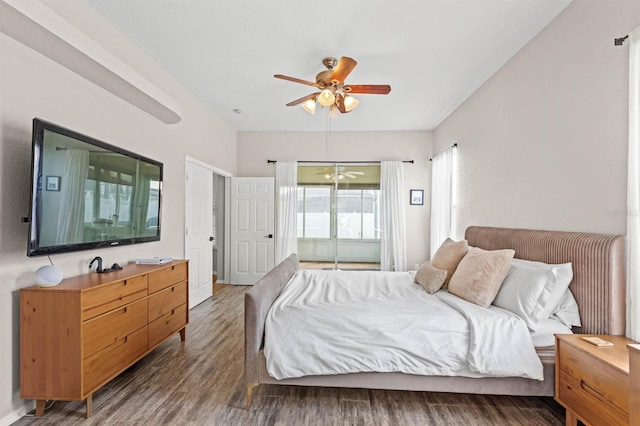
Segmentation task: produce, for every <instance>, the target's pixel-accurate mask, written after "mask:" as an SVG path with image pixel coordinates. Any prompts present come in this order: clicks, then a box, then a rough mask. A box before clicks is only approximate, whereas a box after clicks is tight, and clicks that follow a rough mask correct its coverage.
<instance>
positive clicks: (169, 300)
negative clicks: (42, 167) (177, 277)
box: [149, 281, 187, 322]
mask: <svg viewBox="0 0 640 426" xmlns="http://www.w3.org/2000/svg"><path fill="white" fill-rule="evenodd" d="M185 303H187V282H186V281H183V282H181V283H180V284H177V285H174V286H172V287H169V288H165V289H164V290H161V291H159V292H157V293H154V294H152V295H151V296H149V322H152V321H154V320H155V319H157V318H160V317H161V316H162V315H164V314H166V313H169V312H171V310H172V309H175V308H177V307H178V306H180V305H184V304H185Z"/></svg>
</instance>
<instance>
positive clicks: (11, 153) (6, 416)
mask: <svg viewBox="0 0 640 426" xmlns="http://www.w3.org/2000/svg"><path fill="white" fill-rule="evenodd" d="M56 3H58V6H59V7H60V10H62V11H64V9H63V8H66V9H68V12H69V14H68V15H67V16H66V18H67V19H68V20H69V21H73V22H74V24H76V25H77V26H78V27H81V29H82V30H83V31H85V33H87V34H88V35H89V36H91V37H92V38H94V39H95V40H96V41H98V42H100V43H102V44H103V45H104V46H105V47H106V48H108V49H109V50H110V51H111V52H112V53H113V54H115V55H116V56H118V57H119V58H120V59H122V60H123V61H124V62H125V63H127V64H128V65H129V66H130V67H132V68H134V69H135V70H136V71H138V72H139V73H140V74H142V75H144V76H145V77H146V78H147V79H149V80H150V81H152V82H153V83H154V84H155V85H157V86H158V87H160V88H161V89H162V90H164V91H165V92H167V93H168V94H169V95H170V96H172V97H173V98H174V99H176V100H177V101H178V102H179V103H180V104H181V106H182V115H183V119H182V121H181V122H180V123H179V124H175V125H166V124H164V123H163V122H161V121H159V120H158V119H156V118H154V117H152V116H150V115H148V114H147V113H145V112H143V111H141V110H139V109H138V108H136V107H134V106H132V105H130V104H128V103H126V102H125V101H123V100H122V99H120V98H118V97H116V96H114V95H112V94H111V93H109V92H107V91H106V90H104V89H102V88H100V87H97V86H96V85H94V84H93V83H91V82H89V81H87V80H85V79H83V78H81V77H79V76H78V75H76V74H74V73H72V72H70V71H69V70H67V69H66V68H63V67H62V66H60V65H58V64H57V63H55V62H53V61H51V60H49V59H47V58H46V57H44V56H42V55H40V54H38V53H36V52H34V51H33V50H31V49H29V48H26V47H25V46H23V45H22V44H20V43H18V42H17V41H15V40H13V39H11V38H9V37H8V36H6V35H4V34H3V33H0V282H1V283H2V285H1V286H0V341H1V342H3V343H2V345H1V346H2V347H1V348H0V377H2V379H1V380H0V424H1V423H4V422H7V421H9V420H11V419H12V418H13V416H14V415H15V413H17V412H19V411H20V410H22V409H24V408H26V407H29V408H30V407H31V404H30V403H26V404H25V401H22V400H21V399H20V392H19V389H20V383H19V312H18V311H19V304H18V295H19V291H18V290H19V289H20V288H22V287H26V286H30V285H32V284H33V272H34V271H35V270H36V269H37V268H39V267H40V266H43V265H45V264H47V263H48V260H47V258H46V257H45V258H42V257H40V258H27V257H26V248H27V224H24V223H21V222H20V218H21V217H24V216H27V215H28V209H29V180H30V176H29V174H30V156H31V120H32V119H33V117H41V118H44V119H46V120H49V121H52V122H54V123H57V124H60V125H62V126H65V127H69V128H71V129H73V130H77V131H79V132H81V133H85V134H88V135H90V136H93V137H96V138H97V139H101V140H104V141H107V142H110V143H112V144H114V145H117V146H121V147H124V148H126V149H129V150H131V151H134V152H137V153H139V154H143V155H145V156H147V157H150V158H153V159H155V160H159V161H161V162H163V163H164V172H165V173H164V186H163V194H162V196H163V199H162V203H163V209H162V214H163V222H162V223H163V229H162V239H161V241H160V242H155V243H146V244H138V245H135V246H128V247H116V248H109V249H101V250H93V251H88V252H79V253H73V254H62V255H55V256H52V260H53V262H54V263H55V264H56V265H57V266H59V267H60V268H61V269H62V270H63V273H64V275H65V276H67V277H69V276H75V275H79V274H84V273H87V272H88V262H89V260H90V259H91V258H92V257H94V256H96V255H99V256H102V257H103V259H105V262H106V263H108V264H111V263H113V262H121V263H126V262H128V261H131V260H134V259H135V258H137V257H141V256H158V255H167V256H172V257H182V256H183V237H182V229H183V227H184V158H185V155H189V156H191V157H194V158H198V159H200V160H202V161H204V162H207V163H210V164H212V165H214V166H216V167H218V168H220V169H223V170H227V171H229V172H230V173H235V168H236V132H235V130H234V129H233V128H231V127H230V126H228V125H227V124H226V123H224V122H223V121H222V120H220V119H219V118H218V117H217V116H216V115H214V114H213V113H212V112H210V111H209V110H208V109H207V108H205V107H204V105H203V104H202V103H201V102H200V101H199V100H197V99H196V98H195V97H194V96H192V95H191V94H189V93H188V92H187V91H186V90H185V89H184V88H183V87H182V86H180V85H179V84H178V83H177V82H176V81H175V80H174V79H173V78H172V77H170V76H169V75H168V74H167V73H166V72H164V71H163V70H162V69H160V68H159V67H158V66H156V65H154V64H153V63H152V62H151V61H149V60H148V59H147V58H145V56H144V55H143V54H142V52H141V51H139V50H138V49H137V48H136V47H134V46H133V45H132V44H131V43H129V42H128V41H126V40H125V39H123V38H122V36H121V35H120V34H119V33H117V32H116V31H115V30H114V29H113V28H112V27H110V26H109V25H108V24H106V23H105V22H104V21H103V20H102V18H101V17H100V16H99V15H97V14H95V13H94V12H93V11H92V9H90V8H89V7H88V6H86V5H83V4H82V3H77V2H73V7H70V6H69V5H70V3H69V2H56Z"/></svg>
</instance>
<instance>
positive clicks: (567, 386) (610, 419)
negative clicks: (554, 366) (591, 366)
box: [556, 371, 629, 425]
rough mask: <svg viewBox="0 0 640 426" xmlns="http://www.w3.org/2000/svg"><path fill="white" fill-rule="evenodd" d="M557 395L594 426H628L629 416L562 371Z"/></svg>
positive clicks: (557, 384)
mask: <svg viewBox="0 0 640 426" xmlns="http://www.w3.org/2000/svg"><path fill="white" fill-rule="evenodd" d="M559 378H560V382H559V383H556V393H557V395H558V397H559V398H560V400H561V401H562V402H563V403H564V404H566V405H567V407H568V408H570V409H571V410H572V411H573V412H575V413H580V416H581V417H583V418H584V419H585V420H587V421H588V422H589V423H591V424H592V425H628V424H629V414H628V413H625V412H624V411H622V410H620V409H619V408H618V407H616V406H615V405H613V404H611V403H610V402H609V401H607V400H606V399H604V398H603V397H602V395H599V394H598V392H597V391H595V390H593V389H591V388H589V386H588V385H587V384H586V383H584V382H580V381H579V380H576V379H575V378H573V377H571V376H570V375H569V374H567V373H566V372H564V371H560V374H559Z"/></svg>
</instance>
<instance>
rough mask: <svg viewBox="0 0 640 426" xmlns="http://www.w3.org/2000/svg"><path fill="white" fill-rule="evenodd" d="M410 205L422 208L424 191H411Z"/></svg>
mask: <svg viewBox="0 0 640 426" xmlns="http://www.w3.org/2000/svg"><path fill="white" fill-rule="evenodd" d="M409 204H411V205H412V206H422V205H423V204H424V190H422V189H410V190H409Z"/></svg>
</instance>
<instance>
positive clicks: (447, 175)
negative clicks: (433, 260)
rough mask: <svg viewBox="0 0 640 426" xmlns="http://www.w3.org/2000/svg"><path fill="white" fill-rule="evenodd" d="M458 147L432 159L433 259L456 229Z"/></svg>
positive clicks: (453, 147) (431, 245)
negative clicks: (455, 202)
mask: <svg viewBox="0 0 640 426" xmlns="http://www.w3.org/2000/svg"><path fill="white" fill-rule="evenodd" d="M457 151H458V149H457V148H456V146H455V145H454V146H452V147H451V148H449V149H447V150H446V151H444V152H443V153H442V154H440V155H438V156H436V157H434V158H432V159H431V230H430V232H431V244H430V248H431V257H433V255H434V253H435V252H436V250H438V247H440V244H442V242H443V241H444V240H446V239H447V238H449V237H451V236H452V234H453V231H454V229H455V204H454V200H455V167H456V155H457Z"/></svg>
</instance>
